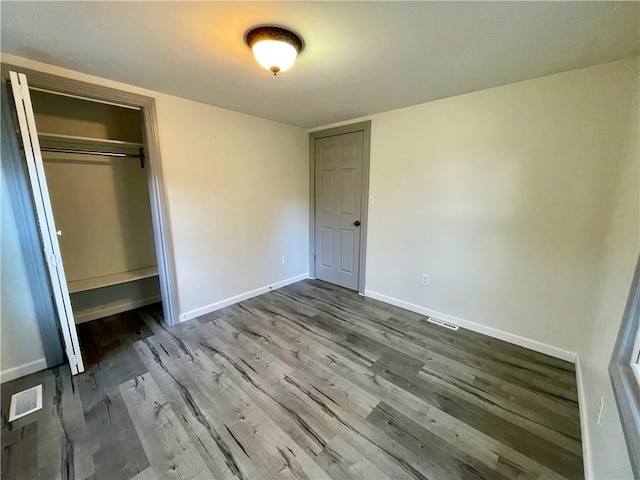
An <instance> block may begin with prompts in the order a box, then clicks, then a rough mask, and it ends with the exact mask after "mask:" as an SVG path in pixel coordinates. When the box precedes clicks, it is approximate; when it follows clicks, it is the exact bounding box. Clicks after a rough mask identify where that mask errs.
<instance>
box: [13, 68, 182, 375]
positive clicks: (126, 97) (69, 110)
mask: <svg viewBox="0 0 640 480" xmlns="http://www.w3.org/2000/svg"><path fill="white" fill-rule="evenodd" d="M20 70H22V71H20ZM27 77H29V81H27ZM2 79H3V86H6V87H7V89H8V90H9V92H10V95H11V99H12V100H13V104H12V105H11V109H12V110H14V111H13V112H12V113H13V115H12V116H13V119H14V122H13V123H15V127H16V129H15V132H16V139H17V143H18V144H19V145H18V146H19V149H20V152H17V149H16V153H15V154H13V155H11V157H12V160H11V162H8V163H11V164H12V165H18V167H17V170H15V172H16V173H15V175H16V177H15V178H23V181H22V183H21V182H20V181H16V182H14V183H15V185H17V186H16V187H15V188H16V190H15V191H16V193H15V195H16V198H20V199H21V200H20V201H23V202H24V201H26V202H27V203H29V204H31V207H32V212H30V213H29V214H28V215H26V216H25V219H24V222H26V223H25V225H26V226H25V227H24V228H23V231H24V232H28V231H33V229H34V228H35V226H37V230H38V234H39V238H35V237H33V234H30V237H29V241H28V242H25V243H24V246H25V248H27V249H28V252H29V254H30V257H29V258H31V259H32V260H31V262H32V264H33V265H34V269H33V271H34V272H36V271H37V272H41V273H38V274H37V278H41V277H42V279H43V282H44V283H43V282H39V283H38V285H39V286H38V289H37V293H38V294H39V295H38V298H40V299H42V298H44V300H40V301H41V302H42V305H43V306H44V307H47V306H48V310H47V311H51V312H52V311H55V314H56V315H57V318H52V317H53V315H51V314H43V315H41V316H40V317H39V320H38V321H39V324H40V326H41V329H42V326H43V325H45V326H46V327H47V328H50V327H53V328H54V330H53V331H54V332H55V331H56V330H55V329H56V328H57V329H58V330H57V331H58V332H59V333H60V338H59V339H58V338H56V336H55V334H54V335H53V336H51V340H50V342H49V343H48V344H49V345H52V351H53V350H54V347H55V348H57V349H58V351H59V348H60V344H59V343H58V341H59V340H61V343H62V346H63V348H64V351H65V354H66V357H67V359H68V361H69V366H70V368H71V372H72V374H74V375H75V374H77V373H80V372H82V371H84V362H83V360H82V352H81V346H80V344H79V341H78V334H77V328H76V324H78V323H82V322H90V321H94V320H96V319H99V318H103V317H107V316H109V315H114V314H117V313H121V312H125V311H127V310H132V309H135V308H138V307H141V306H144V305H149V304H152V303H157V302H160V301H161V302H162V306H163V312H164V319H163V321H164V322H165V323H167V324H168V325H171V324H174V323H175V322H176V321H177V308H176V288H175V275H174V271H173V261H172V250H171V246H170V240H169V231H168V222H167V218H166V211H167V210H166V201H165V198H164V187H163V183H162V171H161V165H160V157H159V150H158V148H159V141H158V137H157V128H156V121H155V102H154V100H153V98H150V97H146V96H143V95H139V94H134V93H130V92H125V91H121V90H116V89H112V88H106V87H100V86H96V85H92V84H89V83H85V82H80V81H75V80H70V79H66V78H63V77H57V76H54V75H48V74H44V73H40V72H36V71H32V70H26V69H19V68H16V67H11V66H7V65H4V64H3V65H2ZM4 82H6V84H5V83H4ZM20 157H21V158H20ZM14 158H15V161H14V160H13V159H14ZM3 162H4V160H3ZM16 162H17V163H16ZM20 164H21V166H20ZM22 167H23V168H22ZM20 185H23V186H20ZM27 217H28V218H27ZM25 235H26V233H25ZM36 267H37V268H36ZM44 277H46V279H45V278H44ZM45 284H46V286H43V285H45ZM35 298H36V297H35V296H34V299H35ZM47 302H49V303H48V304H47ZM52 309H53V310H52ZM45 310H46V308H44V309H42V311H43V312H44V311H45ZM48 338H49V337H48ZM43 343H44V341H43ZM54 343H55V345H54ZM46 349H47V345H45V350H46Z"/></svg>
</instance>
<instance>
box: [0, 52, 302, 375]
mask: <svg viewBox="0 0 640 480" xmlns="http://www.w3.org/2000/svg"><path fill="white" fill-rule="evenodd" d="M2 61H3V62H5V63H8V64H13V65H18V66H22V67H25V68H31V69H35V70H40V71H43V72H48V73H52V74H56V75H61V76H66V77H69V78H74V79H77V80H82V81H87V82H91V83H94V84H100V85H105V86H109V87H113V88H119V89H122V90H127V91H131V92H136V93H140V94H143V95H147V96H152V97H154V98H155V100H156V107H157V112H158V129H159V134H160V149H161V156H162V166H163V169H164V175H165V187H166V192H167V199H168V205H169V223H170V227H171V237H172V242H173V247H174V250H175V252H174V253H175V263H176V272H177V283H178V303H179V312H180V313H181V314H184V313H189V312H191V311H193V310H196V309H201V308H205V309H206V307H207V306H209V305H212V304H215V303H217V302H221V301H223V300H226V299H228V298H230V297H233V296H236V295H242V294H244V293H246V292H250V291H252V290H256V289H258V288H261V287H265V286H269V285H273V284H276V283H278V282H283V281H286V280H287V279H290V278H293V277H297V276H301V275H306V273H307V272H308V230H309V227H308V221H309V220H308V219H309V214H308V212H309V206H308V195H309V187H308V183H309V181H308V135H307V132H306V130H303V129H300V128H297V127H292V126H288V125H283V124H280V123H276V122H273V121H269V120H265V119H261V118H257V117H253V116H251V115H245V114H241V113H236V112H232V111H230V110H225V109H222V108H217V107H214V106H211V105H205V104H202V103H198V102H194V101H190V100H185V99H181V98H177V97H173V96H170V95H165V94H162V93H159V92H154V91H150V90H145V89H141V88H137V87H134V86H131V85H124V84H121V83H118V82H113V81H110V80H106V79H102V78H98V77H93V76H89V75H84V74H81V73H78V72H73V71H70V70H66V69H61V68H58V67H54V66H51V65H46V64H42V63H39V62H33V61H30V60H27V59H23V58H19V57H15V56H11V55H5V54H2ZM283 255H287V257H288V263H287V264H286V265H282V263H281V258H282V256H283ZM4 268H5V267H4V265H3V271H4ZM26 300H27V299H24V301H25V302H26ZM17 321H18V320H17V319H15V318H11V319H8V320H6V323H7V325H9V324H14V323H16V322H17ZM7 332H9V331H8V330H7ZM5 340H6V342H9V343H10V342H13V341H17V338H16V337H15V336H12V335H11V334H10V333H7V335H5V330H4V327H3V342H5ZM30 358H31V357H30ZM3 360H4V357H3ZM21 361H24V360H23V359H18V358H15V359H12V360H11V361H9V360H7V364H9V363H11V364H17V363H20V362H21ZM3 368H4V365H3Z"/></svg>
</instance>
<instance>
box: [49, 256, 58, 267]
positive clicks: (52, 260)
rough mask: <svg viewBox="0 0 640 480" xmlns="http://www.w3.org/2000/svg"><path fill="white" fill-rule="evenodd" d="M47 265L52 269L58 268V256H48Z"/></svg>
mask: <svg viewBox="0 0 640 480" xmlns="http://www.w3.org/2000/svg"><path fill="white" fill-rule="evenodd" d="M47 263H48V264H49V266H51V267H57V266H58V262H57V260H56V256H55V255H54V254H53V253H50V254H48V255H47Z"/></svg>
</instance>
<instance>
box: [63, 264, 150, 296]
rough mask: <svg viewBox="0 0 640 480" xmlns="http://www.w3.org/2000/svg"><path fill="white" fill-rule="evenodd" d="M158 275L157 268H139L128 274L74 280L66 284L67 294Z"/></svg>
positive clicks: (121, 273)
mask: <svg viewBox="0 0 640 480" xmlns="http://www.w3.org/2000/svg"><path fill="white" fill-rule="evenodd" d="M157 275H158V267H157V266H153V267H147V268H139V269H137V270H131V271H128V272H120V273H113V274H111V275H103V276H101V277H91V278H83V279H82V280H74V281H72V282H68V285H67V286H68V287H69V293H78V292H85V291H87V290H95V289H96V288H102V287H110V286H112V285H118V284H121V283H127V282H133V281H135V280H142V279H143V278H149V277H155V276H157Z"/></svg>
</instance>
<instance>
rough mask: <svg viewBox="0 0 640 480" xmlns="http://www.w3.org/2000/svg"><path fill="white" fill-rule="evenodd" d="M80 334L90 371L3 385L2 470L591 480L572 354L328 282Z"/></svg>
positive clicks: (127, 319)
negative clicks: (18, 405)
mask: <svg viewBox="0 0 640 480" xmlns="http://www.w3.org/2000/svg"><path fill="white" fill-rule="evenodd" d="M79 335H80V340H81V344H82V349H83V352H84V358H85V363H86V365H87V370H86V371H85V372H84V373H83V374H81V375H78V376H76V377H73V378H72V377H71V376H70V374H69V370H68V368H66V367H62V368H57V369H51V370H47V371H44V372H38V373H36V374H34V375H31V376H28V377H25V378H22V379H19V380H16V381H13V382H9V383H7V384H4V385H3V386H2V471H1V474H2V477H3V478H6V479H11V478H16V479H37V478H42V479H52V478H79V479H87V478H90V479H130V478H135V479H155V478H157V479H159V478H176V479H177V478H179V479H204V478H216V479H231V478H238V479H269V478H283V479H289V478H336V479H347V478H362V479H383V478H384V479H386V478H392V479H401V478H414V479H480V478H485V479H515V478H522V479H536V478H549V479H561V478H569V479H581V478H583V464H582V447H581V440H580V421H579V412H578V403H577V393H576V379H575V372H574V368H573V365H572V364H570V363H567V362H564V361H561V360H557V359H555V358H552V357H548V356H545V355H542V354H539V353H536V352H533V351H530V350H527V349H524V348H521V347H517V346H514V345H511V344H508V343H505V342H502V341H499V340H495V339H492V338H489V337H486V336H483V335H480V334H477V333H474V332H471V331H467V330H463V329H460V330H458V331H457V332H453V331H450V330H447V329H443V328H441V327H438V326H435V325H433V324H430V323H428V322H427V321H426V318H425V317H422V316H420V315H417V314H414V313H411V312H408V311H405V310H402V309H399V308H396V307H393V306H390V305H386V304H384V303H381V302H377V301H375V300H371V299H367V298H362V297H360V296H358V295H357V294H356V293H355V292H351V291H349V290H345V289H342V288H340V287H336V286H333V285H330V284H327V283H323V282H320V281H315V280H307V281H303V282H299V283H297V284H294V285H291V286H289V287H285V288H283V289H280V290H276V291H273V292H270V293H268V294H265V295H262V296H259V297H256V298H253V299H251V300H247V301H245V302H242V303H239V304H236V305H233V306H231V307H227V308H225V309H223V310H219V311H217V312H214V313H212V314H209V315H206V316H204V317H200V318H198V319H195V320H191V321H189V322H185V323H182V324H180V325H178V326H175V327H166V326H165V325H164V324H163V323H162V310H161V308H160V306H159V305H156V306H152V307H147V308H143V309H139V310H137V311H134V312H127V313H125V314H121V315H117V316H113V317H108V318H105V319H102V320H97V321H93V322H88V323H85V324H82V325H80V327H79ZM38 383H44V397H45V398H44V408H43V409H42V410H41V411H40V412H37V413H34V414H32V415H29V416H27V417H24V418H22V419H19V420H17V421H15V422H13V423H8V422H7V418H8V409H9V397H10V395H11V394H12V393H15V392H17V391H20V390H22V389H24V388H28V387H30V386H32V385H35V384H38Z"/></svg>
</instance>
